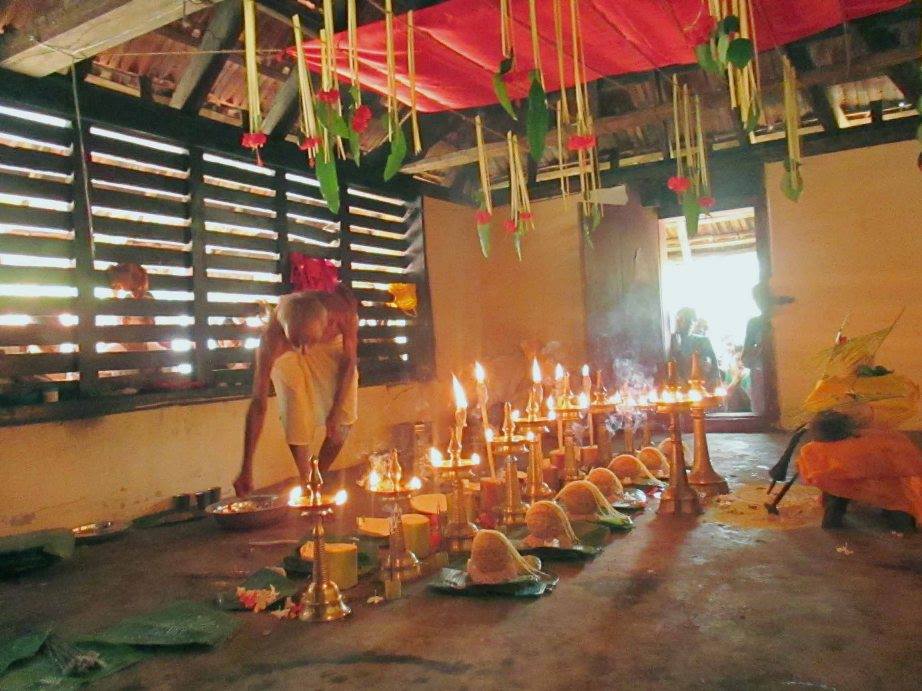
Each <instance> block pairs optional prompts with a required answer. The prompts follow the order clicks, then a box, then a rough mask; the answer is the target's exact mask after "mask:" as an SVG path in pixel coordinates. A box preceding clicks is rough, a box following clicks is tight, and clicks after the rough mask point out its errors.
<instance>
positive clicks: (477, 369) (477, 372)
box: [474, 362, 487, 384]
mask: <svg viewBox="0 0 922 691" xmlns="http://www.w3.org/2000/svg"><path fill="white" fill-rule="evenodd" d="M474 379H476V380H477V383H478V384H483V383H484V382H485V381H486V380H487V373H486V371H485V370H484V369H483V365H481V364H480V363H479V362H475V363H474Z"/></svg>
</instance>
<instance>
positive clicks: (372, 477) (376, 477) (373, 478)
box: [365, 470, 381, 491]
mask: <svg viewBox="0 0 922 691" xmlns="http://www.w3.org/2000/svg"><path fill="white" fill-rule="evenodd" d="M365 484H366V485H367V486H368V489H370V490H372V491H374V490H376V489H378V486H379V485H380V484H381V474H380V473H379V472H378V471H377V470H372V471H371V472H370V473H368V478H367V479H366V480H365Z"/></svg>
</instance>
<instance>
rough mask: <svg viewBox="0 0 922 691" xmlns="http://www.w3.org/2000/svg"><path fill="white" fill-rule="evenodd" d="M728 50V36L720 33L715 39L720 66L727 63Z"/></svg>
mask: <svg viewBox="0 0 922 691" xmlns="http://www.w3.org/2000/svg"><path fill="white" fill-rule="evenodd" d="M729 50H730V37H729V36H727V35H726V34H721V35H720V36H719V37H718V39H717V61H718V63H719V64H720V65H721V66H722V67H725V66H726V64H727V51H729Z"/></svg>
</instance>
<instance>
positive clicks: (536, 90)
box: [525, 70, 551, 163]
mask: <svg viewBox="0 0 922 691" xmlns="http://www.w3.org/2000/svg"><path fill="white" fill-rule="evenodd" d="M550 126H551V111H550V110H549V109H548V107H547V94H545V93H544V87H543V86H541V74H540V73H539V72H538V70H532V73H531V87H530V88H529V90H528V112H527V114H526V119H525V129H526V133H527V134H528V151H529V153H530V154H531V158H532V160H533V161H534V162H535V163H538V162H539V161H540V160H541V157H542V156H543V155H544V144H545V139H546V137H547V132H548V129H549V128H550Z"/></svg>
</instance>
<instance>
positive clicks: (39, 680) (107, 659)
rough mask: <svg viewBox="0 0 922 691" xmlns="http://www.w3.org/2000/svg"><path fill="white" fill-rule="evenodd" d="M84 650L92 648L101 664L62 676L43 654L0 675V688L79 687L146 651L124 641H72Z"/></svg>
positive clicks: (140, 657)
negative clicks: (82, 672) (115, 643)
mask: <svg viewBox="0 0 922 691" xmlns="http://www.w3.org/2000/svg"><path fill="white" fill-rule="evenodd" d="M74 646H75V647H76V648H78V649H80V650H82V651H84V652H91V651H92V652H96V653H98V654H99V656H100V658H101V659H102V663H103V664H102V666H101V667H99V668H98V669H94V670H92V671H90V672H88V673H87V674H83V675H81V676H65V675H64V672H63V671H62V670H61V668H60V667H59V666H58V665H57V664H56V663H55V662H54V660H52V659H51V657H49V656H48V655H47V654H44V653H43V654H41V655H38V656H35V657H33V658H32V659H31V660H29V661H28V662H27V663H26V664H23V665H19V666H17V667H15V668H13V669H12V670H10V671H9V673H8V674H6V675H5V676H3V677H0V691H7V690H8V689H9V690H12V689H16V690H17V691H23V690H24V689H79V688H80V687H82V686H85V685H88V684H91V683H93V682H95V681H98V680H99V679H102V678H103V677H108V676H110V675H112V674H115V673H116V672H120V671H121V670H123V669H125V668H126V667H130V666H131V665H133V664H135V663H137V662H140V661H141V660H143V659H144V658H145V657H147V655H146V653H144V652H142V651H140V650H136V649H135V648H132V647H131V646H127V645H110V644H108V643H99V642H92V643H85V642H79V643H75V644H74Z"/></svg>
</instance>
